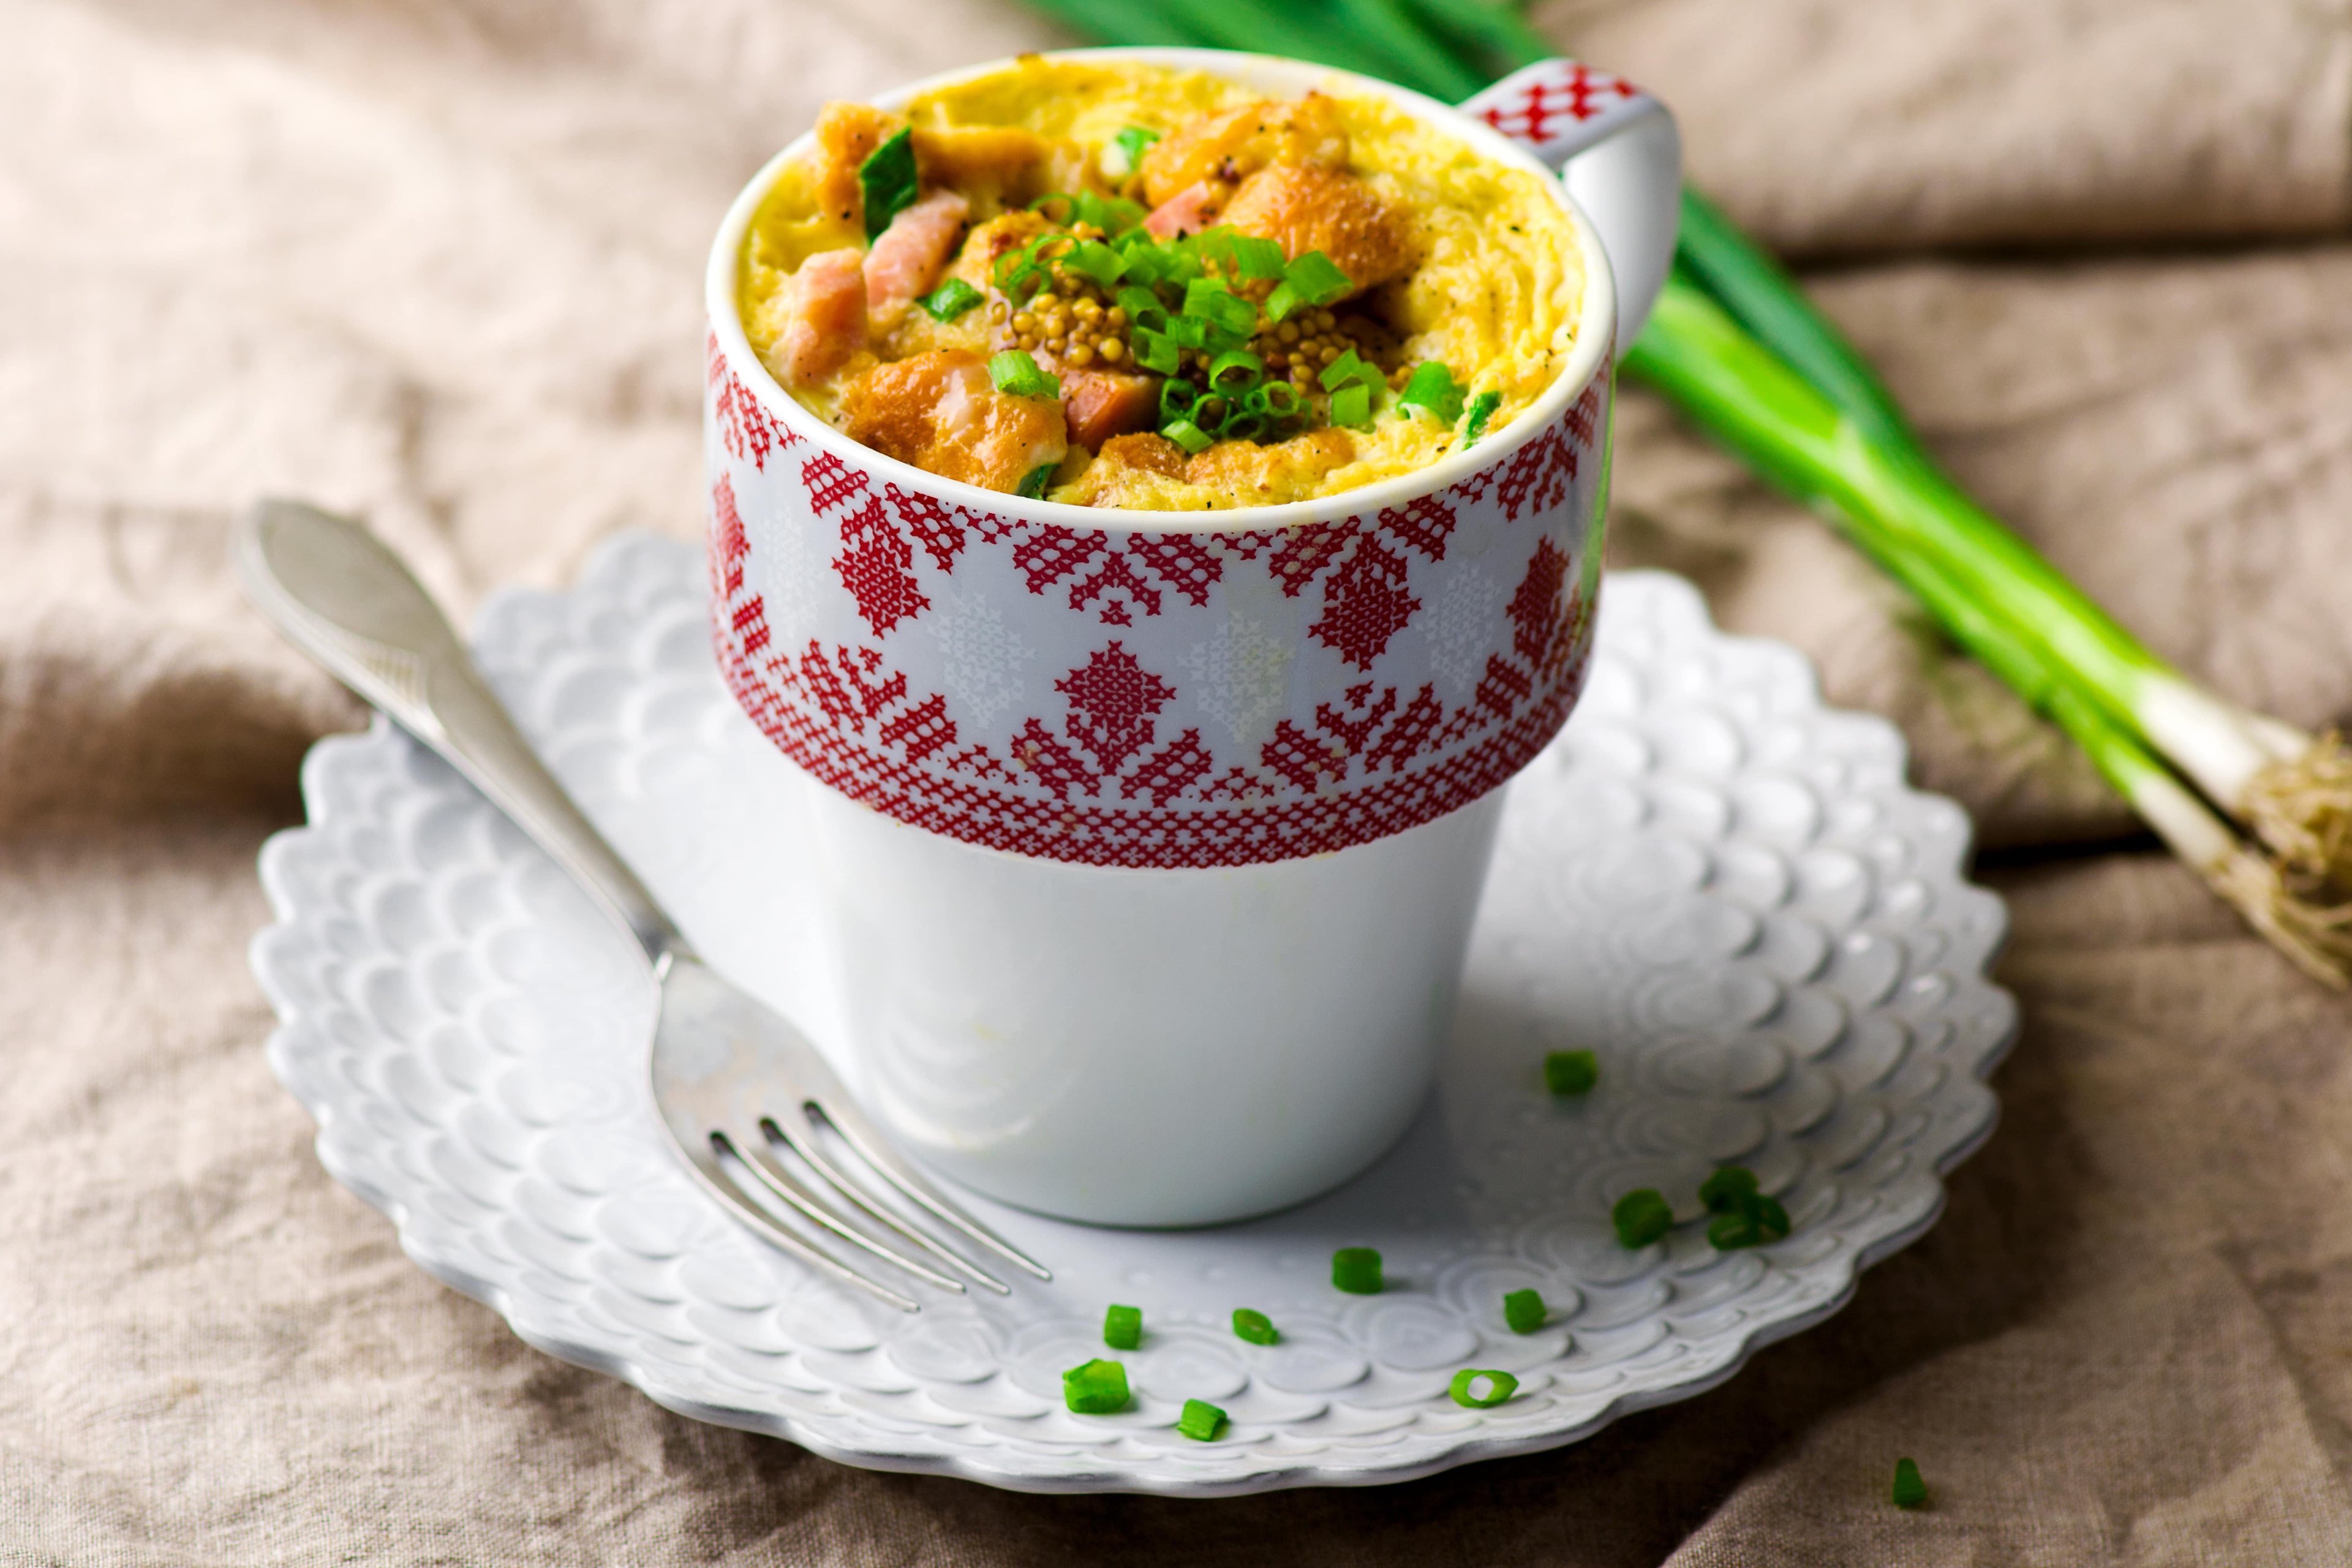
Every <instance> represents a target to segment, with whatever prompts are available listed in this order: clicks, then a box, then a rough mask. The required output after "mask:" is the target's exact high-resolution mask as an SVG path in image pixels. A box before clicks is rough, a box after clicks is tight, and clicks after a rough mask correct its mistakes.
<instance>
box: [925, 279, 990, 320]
mask: <svg viewBox="0 0 2352 1568" xmlns="http://www.w3.org/2000/svg"><path fill="white" fill-rule="evenodd" d="M980 301H981V292H980V290H979V289H975V288H973V287H972V286H971V284H969V283H967V282H965V281H964V280H963V279H961V278H950V279H948V280H947V281H946V282H944V283H942V284H940V286H939V287H938V288H936V289H932V290H931V291H930V292H929V293H928V294H926V295H924V296H923V309H924V310H929V312H930V313H931V320H933V321H954V320H955V319H956V318H957V317H958V316H961V315H962V314H963V313H964V312H965V311H966V310H971V308H972V307H973V306H974V305H977V304H979V303H980Z"/></svg>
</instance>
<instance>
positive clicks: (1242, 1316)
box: [1234, 1307, 1282, 1345]
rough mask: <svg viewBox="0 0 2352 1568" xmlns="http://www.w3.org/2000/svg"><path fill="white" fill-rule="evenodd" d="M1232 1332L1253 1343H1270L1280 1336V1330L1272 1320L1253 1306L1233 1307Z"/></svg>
mask: <svg viewBox="0 0 2352 1568" xmlns="http://www.w3.org/2000/svg"><path fill="white" fill-rule="evenodd" d="M1234 1334H1235V1336H1237V1337H1238V1338H1241V1339H1244V1340H1247V1341H1248V1342H1250V1343H1252V1344H1254V1345H1270V1344H1272V1343H1274V1342H1275V1341H1276V1340H1278V1339H1280V1338H1282V1331H1280V1330H1278V1329H1276V1327H1275V1326H1274V1320H1272V1319H1271V1318H1268V1317H1267V1316H1266V1315H1265V1313H1264V1312H1261V1311H1259V1310H1257V1309H1256V1308H1255V1307H1235V1308H1234Z"/></svg>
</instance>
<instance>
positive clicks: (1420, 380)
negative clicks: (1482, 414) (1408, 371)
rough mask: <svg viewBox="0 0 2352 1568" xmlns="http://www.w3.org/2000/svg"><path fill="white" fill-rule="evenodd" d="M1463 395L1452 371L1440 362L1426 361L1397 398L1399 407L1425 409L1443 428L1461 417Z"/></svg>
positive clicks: (1416, 368)
mask: <svg viewBox="0 0 2352 1568" xmlns="http://www.w3.org/2000/svg"><path fill="white" fill-rule="evenodd" d="M1463 395H1464V393H1463V389H1462V388H1461V387H1460V386H1459V385H1457V384H1455V383H1454V373H1453V372H1452V371H1450V370H1448V369H1446V368H1445V366H1444V363H1441V362H1439V361H1437V360H1433V359H1431V360H1423V361H1422V362H1421V363H1419V364H1417V365H1415V366H1414V367H1413V371H1412V375H1411V376H1410V377H1409V378H1407V380H1406V382H1405V384H1404V390H1403V391H1402V392H1401V393H1399V394H1397V406H1398V407H1400V408H1425V409H1427V410H1428V411H1429V413H1430V415H1431V416H1433V418H1435V419H1436V421H1437V422H1438V423H1439V424H1440V425H1448V426H1450V425H1452V424H1453V423H1454V421H1455V420H1457V419H1459V418H1461V417H1462V398H1463Z"/></svg>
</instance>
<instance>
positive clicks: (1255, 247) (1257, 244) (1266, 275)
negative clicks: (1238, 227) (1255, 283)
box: [1234, 234, 1283, 281]
mask: <svg viewBox="0 0 2352 1568" xmlns="http://www.w3.org/2000/svg"><path fill="white" fill-rule="evenodd" d="M1234 266H1235V267H1236V268H1239V269H1240V271H1241V275H1242V276H1243V277H1244V278H1255V279H1259V280H1261V281H1264V280H1267V279H1276V278H1279V277H1281V276H1282V273H1283V260H1282V247H1281V246H1280V245H1279V244H1277V243H1276V242H1275V241H1274V240H1271V239H1259V238H1257V237H1255V236H1253V235H1246V234H1237V235H1235V236H1234Z"/></svg>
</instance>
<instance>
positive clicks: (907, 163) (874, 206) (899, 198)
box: [857, 125, 915, 240]
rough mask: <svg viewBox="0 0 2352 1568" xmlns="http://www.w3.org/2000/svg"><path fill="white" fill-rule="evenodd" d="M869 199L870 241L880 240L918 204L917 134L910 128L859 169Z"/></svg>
mask: <svg viewBox="0 0 2352 1568" xmlns="http://www.w3.org/2000/svg"><path fill="white" fill-rule="evenodd" d="M857 184H858V188H859V189H860V190H861V191H863V192H864V193H865V196H866V238H867V239H869V240H874V239H879V238H880V237H882V231H883V230H884V229H886V228H888V227H889V226H890V220H891V219H892V218H894V217H897V216H898V214H899V213H900V212H901V211H903V210H904V209H905V208H907V207H908V206H909V205H912V204H913V202H914V200H915V133H914V132H912V131H910V130H908V128H907V127H906V126H903V125H902V126H900V127H899V128H898V134H897V135H895V136H893V137H891V138H890V139H889V140H888V141H887V142H883V143H882V145H880V146H879V147H877V148H875V149H874V151H873V152H871V153H867V154H866V162H864V163H860V164H858V165H857Z"/></svg>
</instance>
